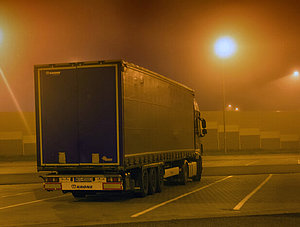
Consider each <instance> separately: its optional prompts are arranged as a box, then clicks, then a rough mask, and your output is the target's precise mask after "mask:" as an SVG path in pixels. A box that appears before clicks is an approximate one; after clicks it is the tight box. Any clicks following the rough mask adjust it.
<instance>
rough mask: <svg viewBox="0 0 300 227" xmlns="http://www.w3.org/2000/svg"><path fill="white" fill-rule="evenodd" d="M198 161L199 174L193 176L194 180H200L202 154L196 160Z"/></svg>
mask: <svg viewBox="0 0 300 227" xmlns="http://www.w3.org/2000/svg"><path fill="white" fill-rule="evenodd" d="M196 162H197V175H196V176H194V177H193V181H200V180H201V175H202V158H201V156H200V157H199V159H197V160H196Z"/></svg>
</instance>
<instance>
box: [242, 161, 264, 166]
mask: <svg viewBox="0 0 300 227" xmlns="http://www.w3.org/2000/svg"><path fill="white" fill-rule="evenodd" d="M258 161H260V160H255V161H252V162H249V163H247V164H246V165H245V166H250V165H252V164H254V163H256V162H258Z"/></svg>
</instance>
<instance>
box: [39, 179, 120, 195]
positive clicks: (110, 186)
mask: <svg viewBox="0 0 300 227" xmlns="http://www.w3.org/2000/svg"><path fill="white" fill-rule="evenodd" d="M44 180H45V182H44V183H43V188H44V189H45V190H47V191H57V190H62V191H123V189H124V187H123V180H122V177H121V175H109V176H107V175H105V176H104V175H84V176H82V175H81V176H74V175H68V176H64V175H48V176H47V177H46V178H45V179H44ZM50 181H52V182H50Z"/></svg>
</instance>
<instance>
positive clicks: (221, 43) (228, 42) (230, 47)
mask: <svg viewBox="0 0 300 227" xmlns="http://www.w3.org/2000/svg"><path fill="white" fill-rule="evenodd" d="M214 51H215V54H216V55H217V56H218V57H219V58H221V59H222V68H223V70H222V96H223V124H224V153H225V154H227V146H226V123H225V121H226V116H225V112H226V93H225V78H224V60H225V59H227V58H229V57H231V56H232V55H233V54H234V53H235V52H236V44H235V41H234V39H232V38H231V37H229V36H223V37H220V38H219V39H217V41H216V42H215V45H214Z"/></svg>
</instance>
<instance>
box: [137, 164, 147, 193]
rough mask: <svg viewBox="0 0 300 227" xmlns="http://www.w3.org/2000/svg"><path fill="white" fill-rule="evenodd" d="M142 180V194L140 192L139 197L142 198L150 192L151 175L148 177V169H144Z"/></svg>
mask: <svg viewBox="0 0 300 227" xmlns="http://www.w3.org/2000/svg"><path fill="white" fill-rule="evenodd" d="M141 175H142V176H141V178H140V187H141V189H140V192H139V194H138V195H139V196H141V197H145V196H146V195H148V191H149V175H148V170H147V169H143V170H142V173H141Z"/></svg>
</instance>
